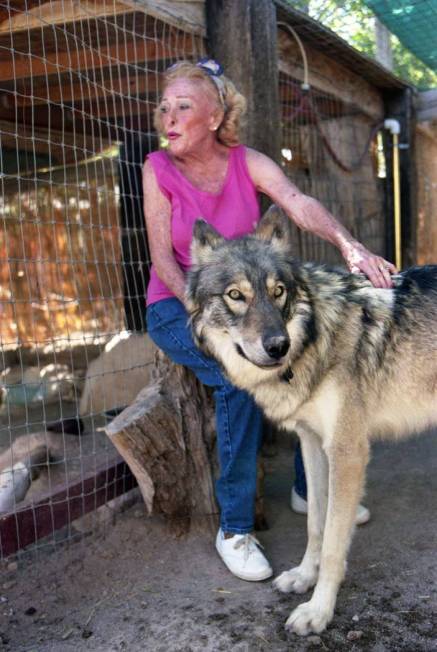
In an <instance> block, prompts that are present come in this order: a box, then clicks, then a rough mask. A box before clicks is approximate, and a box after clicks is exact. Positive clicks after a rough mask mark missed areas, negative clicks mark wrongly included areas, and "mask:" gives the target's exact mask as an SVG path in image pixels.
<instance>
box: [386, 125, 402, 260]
mask: <svg viewBox="0 0 437 652" xmlns="http://www.w3.org/2000/svg"><path fill="white" fill-rule="evenodd" d="M384 127H385V128H386V129H388V130H389V131H390V133H391V135H392V138H393V220H394V235H395V265H396V267H397V268H398V269H399V270H400V269H401V268H402V230H401V181H400V169H399V133H400V131H401V125H400V123H399V121H398V120H392V119H388V120H385V121H384Z"/></svg>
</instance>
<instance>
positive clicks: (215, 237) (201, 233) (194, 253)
mask: <svg viewBox="0 0 437 652" xmlns="http://www.w3.org/2000/svg"><path fill="white" fill-rule="evenodd" d="M223 242H224V238H223V237H222V236H221V235H220V233H217V231H216V230H215V229H213V227H212V226H210V225H209V224H208V223H207V222H205V220H202V219H199V220H196V222H195V224H194V228H193V239H192V240H191V260H192V262H193V264H194V265H202V264H204V263H207V262H208V261H209V259H210V256H211V253H212V252H213V251H214V249H216V248H217V247H218V245H220V244H222V243H223Z"/></svg>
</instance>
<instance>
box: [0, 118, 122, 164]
mask: <svg viewBox="0 0 437 652" xmlns="http://www.w3.org/2000/svg"><path fill="white" fill-rule="evenodd" d="M0 143H1V146H2V148H5V149H7V148H10V149H14V150H15V149H18V150H24V151H28V152H35V153H39V154H51V155H52V156H53V159H54V161H60V162H62V163H74V162H76V161H78V160H82V159H84V158H88V157H91V156H93V155H94V154H97V153H99V152H101V151H103V150H105V149H107V148H108V147H109V146H110V145H111V144H112V143H111V142H110V141H109V140H106V139H104V138H102V137H101V136H100V135H98V136H97V135H96V136H94V135H92V134H87V133H85V132H82V131H80V132H75V133H69V132H66V131H64V130H63V131H59V130H56V129H54V128H50V129H47V128H44V127H36V126H35V125H34V126H33V127H32V128H31V127H26V126H25V125H22V124H16V123H15V122H7V121H5V120H0Z"/></svg>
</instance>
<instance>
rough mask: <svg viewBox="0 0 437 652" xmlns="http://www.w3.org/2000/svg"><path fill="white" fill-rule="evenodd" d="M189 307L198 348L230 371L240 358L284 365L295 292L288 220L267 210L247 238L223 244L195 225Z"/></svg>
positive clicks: (208, 229)
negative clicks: (289, 318)
mask: <svg viewBox="0 0 437 652" xmlns="http://www.w3.org/2000/svg"><path fill="white" fill-rule="evenodd" d="M191 255H192V262H193V267H192V269H191V271H190V272H189V275H188V285H187V305H188V309H189V312H190V314H191V319H192V326H193V332H194V335H195V337H196V338H197V341H198V343H199V345H200V346H201V347H202V348H204V349H205V350H206V351H208V352H209V353H210V354H212V355H213V356H214V357H216V358H218V359H219V360H220V361H221V362H222V363H223V365H224V366H225V368H226V369H227V370H228V371H229V368H230V367H231V366H232V365H235V364H236V362H238V360H239V361H240V363H241V362H242V359H244V360H245V363H247V362H250V363H252V365H255V366H257V367H261V368H263V369H277V368H278V367H282V366H284V365H285V364H286V361H287V353H288V350H289V347H290V338H289V334H288V332H287V328H286V322H287V318H288V316H289V315H290V305H291V304H292V302H293V299H294V294H295V283H294V276H293V264H292V260H291V255H292V254H291V234H290V226H289V220H288V218H287V217H286V216H285V215H283V214H282V213H281V212H280V211H279V210H278V209H276V208H275V207H274V208H272V209H270V210H269V211H268V212H267V213H266V214H265V215H264V217H263V218H262V220H261V221H260V223H259V225H258V227H257V229H256V230H255V232H254V233H253V234H251V235H248V236H245V237H243V238H240V239H236V240H225V238H223V237H222V236H221V235H219V234H218V233H217V231H215V230H214V229H213V228H212V227H211V226H210V225H208V224H207V223H206V222H203V221H200V220H199V221H197V222H196V224H195V227H194V233H193V241H192V248H191Z"/></svg>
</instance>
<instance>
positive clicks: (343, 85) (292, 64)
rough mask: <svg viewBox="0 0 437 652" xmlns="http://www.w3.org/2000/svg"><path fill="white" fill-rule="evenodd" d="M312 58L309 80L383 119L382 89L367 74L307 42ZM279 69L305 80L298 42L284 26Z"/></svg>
mask: <svg viewBox="0 0 437 652" xmlns="http://www.w3.org/2000/svg"><path fill="white" fill-rule="evenodd" d="M304 47H305V49H306V52H307V57H308V60H309V62H310V64H311V65H310V70H309V80H310V84H311V86H314V87H316V88H317V89H318V90H320V91H322V92H325V93H327V94H328V95H330V96H332V95H334V96H335V97H337V98H338V99H341V100H342V101H343V102H345V103H346V104H354V105H357V106H359V107H360V109H361V111H362V112H363V113H366V114H367V115H368V116H369V117H371V118H372V119H373V120H375V122H376V121H379V120H381V119H382V118H383V116H384V102H383V99H382V97H381V93H380V92H379V91H378V90H376V89H375V87H374V86H372V85H371V84H369V83H368V82H367V81H366V80H365V79H364V78H363V77H361V76H359V75H356V74H355V73H354V72H353V71H352V70H350V69H348V68H346V67H345V66H344V65H342V64H340V63H337V62H336V61H335V60H333V59H332V58H330V57H328V56H326V55H324V54H323V53H322V52H318V51H317V50H315V49H313V48H311V47H308V45H306V44H305V42H304ZM278 51H279V52H278V57H279V70H280V71H281V72H283V73H285V74H287V75H289V76H290V77H293V78H294V79H297V80H298V81H301V82H303V78H304V75H303V66H302V57H301V54H300V50H299V48H298V45H297V43H296V42H295V41H294V40H292V38H291V37H290V35H289V34H287V33H285V32H284V30H283V29H278Z"/></svg>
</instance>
